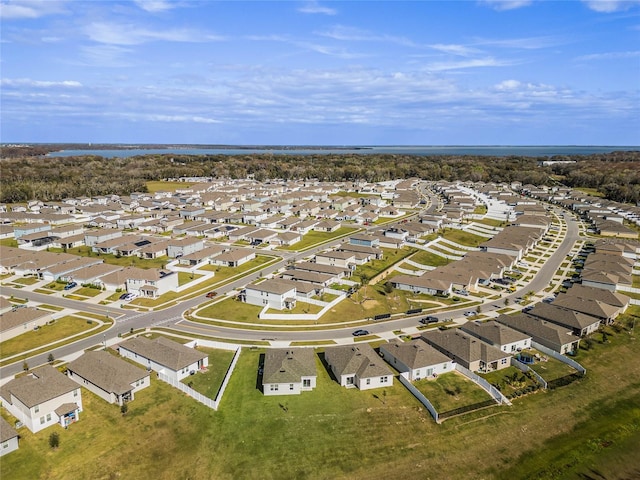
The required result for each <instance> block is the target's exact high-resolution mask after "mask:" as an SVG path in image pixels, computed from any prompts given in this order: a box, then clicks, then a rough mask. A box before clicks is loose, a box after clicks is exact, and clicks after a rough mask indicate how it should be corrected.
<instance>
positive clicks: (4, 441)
mask: <svg viewBox="0 0 640 480" xmlns="http://www.w3.org/2000/svg"><path fill="white" fill-rule="evenodd" d="M18 437H19V435H18V432H16V431H15V430H14V429H13V427H12V426H11V425H10V424H9V422H7V421H6V420H5V419H4V418H2V417H0V457H1V456H2V455H6V454H7V453H11V452H13V451H15V450H17V449H18Z"/></svg>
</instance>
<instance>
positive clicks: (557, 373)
mask: <svg viewBox="0 0 640 480" xmlns="http://www.w3.org/2000/svg"><path fill="white" fill-rule="evenodd" d="M540 355H541V356H542V357H546V358H547V360H546V361H542V362H535V363H534V364H533V365H529V367H531V370H534V371H535V372H536V373H537V374H538V375H540V376H541V377H542V378H544V379H545V380H546V381H547V382H550V381H552V380H555V379H556V378H560V377H564V376H566V375H571V374H572V373H577V370H575V369H574V368H573V367H571V366H569V365H567V364H566V363H562V362H561V361H560V360H556V359H555V358H552V357H549V356H548V355H545V354H544V353H540ZM578 363H579V362H578Z"/></svg>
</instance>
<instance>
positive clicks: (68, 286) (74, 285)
mask: <svg viewBox="0 0 640 480" xmlns="http://www.w3.org/2000/svg"><path fill="white" fill-rule="evenodd" d="M77 286H78V284H77V283H76V282H69V283H67V284H66V285H65V286H64V289H65V290H71V289H72V288H76V287H77Z"/></svg>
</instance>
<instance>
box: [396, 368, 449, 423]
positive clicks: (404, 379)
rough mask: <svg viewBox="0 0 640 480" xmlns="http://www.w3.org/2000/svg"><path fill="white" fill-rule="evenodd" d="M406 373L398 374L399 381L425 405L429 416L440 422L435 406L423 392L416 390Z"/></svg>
mask: <svg viewBox="0 0 640 480" xmlns="http://www.w3.org/2000/svg"><path fill="white" fill-rule="evenodd" d="M407 376H408V374H407V373H406V372H403V373H401V374H400V375H399V376H398V380H400V383H401V384H403V385H404V386H405V387H406V388H407V390H409V392H411V394H412V395H413V396H414V397H416V399H417V400H418V401H419V402H420V403H421V404H422V405H424V406H425V408H426V409H427V410H428V411H429V413H430V414H431V416H432V417H433V419H434V420H435V421H436V423H440V421H439V415H438V412H437V411H436V409H435V407H434V406H433V405H432V404H431V402H430V401H429V399H428V398H427V397H425V396H424V394H423V393H422V392H421V391H420V390H418V389H417V388H416V387H415V386H414V385H413V384H412V383H411V382H410V381H409V379H408V378H407Z"/></svg>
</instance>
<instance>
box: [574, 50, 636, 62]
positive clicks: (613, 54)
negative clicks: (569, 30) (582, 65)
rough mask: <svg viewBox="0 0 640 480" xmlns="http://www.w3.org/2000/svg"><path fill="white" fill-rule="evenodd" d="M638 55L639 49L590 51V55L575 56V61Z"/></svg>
mask: <svg viewBox="0 0 640 480" xmlns="http://www.w3.org/2000/svg"><path fill="white" fill-rule="evenodd" d="M634 57H640V50H632V51H628V52H604V53H592V54H591V55H581V56H579V57H576V60H577V61H591V60H614V59H617V58H634Z"/></svg>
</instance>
